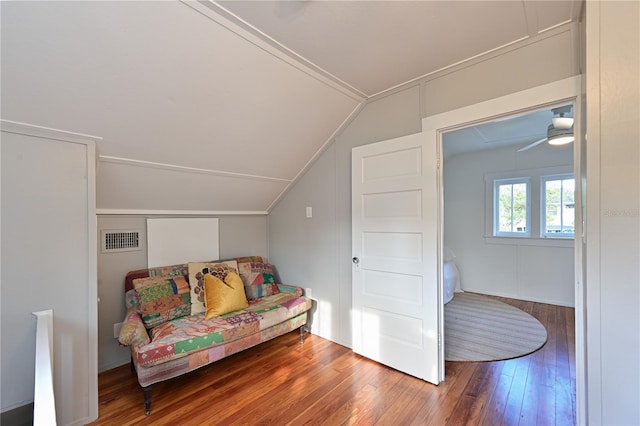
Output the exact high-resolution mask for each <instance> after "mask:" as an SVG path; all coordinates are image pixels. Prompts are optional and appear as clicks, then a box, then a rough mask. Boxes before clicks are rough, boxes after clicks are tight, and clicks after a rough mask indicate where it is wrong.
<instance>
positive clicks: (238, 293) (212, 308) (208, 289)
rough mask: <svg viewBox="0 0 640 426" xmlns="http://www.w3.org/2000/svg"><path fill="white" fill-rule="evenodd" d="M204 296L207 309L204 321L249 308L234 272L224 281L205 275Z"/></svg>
mask: <svg viewBox="0 0 640 426" xmlns="http://www.w3.org/2000/svg"><path fill="white" fill-rule="evenodd" d="M204 294H205V301H206V307H207V314H206V315H205V319H211V318H215V317H219V316H220V315H224V314H227V313H229V312H235V311H239V310H240V309H244V308H246V307H247V306H249V304H248V303H247V298H246V297H245V295H244V285H243V283H242V280H241V279H240V277H239V276H238V274H236V273H235V272H229V273H228V274H227V276H226V277H225V278H224V280H221V279H220V278H218V277H216V276H214V275H211V274H206V275H205V276H204Z"/></svg>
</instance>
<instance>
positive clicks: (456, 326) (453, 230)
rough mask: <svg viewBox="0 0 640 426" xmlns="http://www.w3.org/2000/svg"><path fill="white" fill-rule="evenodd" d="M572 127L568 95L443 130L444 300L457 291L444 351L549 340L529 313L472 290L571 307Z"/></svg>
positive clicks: (472, 356)
mask: <svg viewBox="0 0 640 426" xmlns="http://www.w3.org/2000/svg"><path fill="white" fill-rule="evenodd" d="M573 126H574V117H573V105H572V104H567V105H557V106H553V107H548V106H547V107H544V108H541V109H539V110H536V111H529V112H526V113H520V114H516V115H514V116H508V117H502V118H500V119H497V120H491V121H488V122H485V123H482V124H478V125H475V126H470V127H465V128H462V129H459V130H454V131H450V132H447V133H445V134H444V135H443V138H442V147H443V150H442V152H443V159H444V162H443V169H444V172H443V176H444V178H443V199H444V237H443V240H444V246H445V248H444V253H443V261H444V268H443V277H444V279H443V285H444V288H443V291H444V298H445V300H444V302H445V303H448V302H450V301H451V300H453V299H454V297H455V296H456V294H455V293H456V292H457V293H458V294H457V297H456V298H455V302H454V303H453V304H451V305H448V306H446V307H445V324H444V329H445V358H446V359H447V360H458V361H473V360H476V361H481V360H499V359H508V358H512V357H517V356H519V355H524V354H527V353H530V352H533V351H535V350H537V349H539V348H540V347H541V346H542V345H543V344H544V343H545V341H546V340H547V332H546V331H545V330H544V327H543V326H542V325H541V324H539V323H538V324H536V320H535V319H533V318H529V320H530V321H531V322H532V324H530V323H529V322H523V317H524V320H526V319H527V317H526V315H523V314H522V313H517V312H516V313H515V315H516V316H515V317H513V318H512V317H511V316H510V315H509V314H508V312H509V311H506V312H507V313H503V311H502V310H497V309H498V308H500V305H497V304H495V303H492V304H490V303H489V302H488V300H489V299H486V298H482V297H477V295H492V296H500V297H506V298H511V299H515V300H525V301H535V302H539V303H543V304H549V305H557V306H566V307H570V308H573V307H575V303H574V301H575V290H574V282H575V278H574V268H575V263H574V254H575V249H574V247H575V245H574V235H575V233H574V232H575V231H574V229H575V218H576V215H575V188H576V187H575V181H574V160H573V159H574V150H573V142H574V140H573V132H574V127H573ZM560 138H564V139H560ZM462 291H465V292H471V293H472V294H471V295H465V294H460V292H462ZM472 296H473V297H472ZM573 332H574V330H570V334H571V335H573ZM523 336H527V337H528V338H524V337H523ZM515 341H520V342H522V345H521V346H519V345H515V344H514V343H513V342H515ZM574 343H575V342H574ZM571 362H572V363H574V362H575V359H573V360H571Z"/></svg>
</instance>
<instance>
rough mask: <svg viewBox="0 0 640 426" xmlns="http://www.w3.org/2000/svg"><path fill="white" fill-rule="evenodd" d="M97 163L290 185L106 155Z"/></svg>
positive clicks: (259, 178) (268, 177)
mask: <svg viewBox="0 0 640 426" xmlns="http://www.w3.org/2000/svg"><path fill="white" fill-rule="evenodd" d="M98 161H100V162H104V163H115V164H125V165H128V166H135V167H148V168H154V169H162V170H171V171H177V172H186V173H198V174H204V175H214V176H222V177H230V178H235V179H251V180H259V181H263V182H276V183H285V184H290V183H291V182H292V181H291V180H290V179H282V178H276V177H270V176H257V175H251V174H246V173H234V172H225V171H222V170H211V169H200V168H197V167H187V166H178V165H175V164H166V163H156V162H153V161H144V160H135V159H132V158H121V157H111V156H108V155H99V156H98Z"/></svg>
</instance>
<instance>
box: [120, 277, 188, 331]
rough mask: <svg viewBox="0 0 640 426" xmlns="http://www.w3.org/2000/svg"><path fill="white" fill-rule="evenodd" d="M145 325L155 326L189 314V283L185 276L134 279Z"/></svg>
mask: <svg viewBox="0 0 640 426" xmlns="http://www.w3.org/2000/svg"><path fill="white" fill-rule="evenodd" d="M133 288H134V289H135V291H136V295H137V298H138V302H139V304H140V305H139V309H140V314H141V316H142V321H143V322H144V325H145V327H147V328H153V327H156V326H157V325H160V324H162V323H164V322H167V321H170V320H172V319H175V318H180V317H183V316H185V315H189V313H190V312H191V298H190V294H189V283H187V280H186V279H185V278H184V277H183V276H178V277H170V276H163V277H149V278H138V279H135V280H133Z"/></svg>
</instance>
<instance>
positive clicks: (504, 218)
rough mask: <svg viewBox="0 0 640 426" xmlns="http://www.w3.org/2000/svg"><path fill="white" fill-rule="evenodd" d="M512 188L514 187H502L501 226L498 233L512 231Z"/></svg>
mask: <svg viewBox="0 0 640 426" xmlns="http://www.w3.org/2000/svg"><path fill="white" fill-rule="evenodd" d="M512 187H513V185H500V216H499V217H500V222H499V223H500V226H499V228H498V231H500V232H511V231H512V225H513V220H512V214H511V207H512V203H511V200H512V196H511V192H512Z"/></svg>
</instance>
